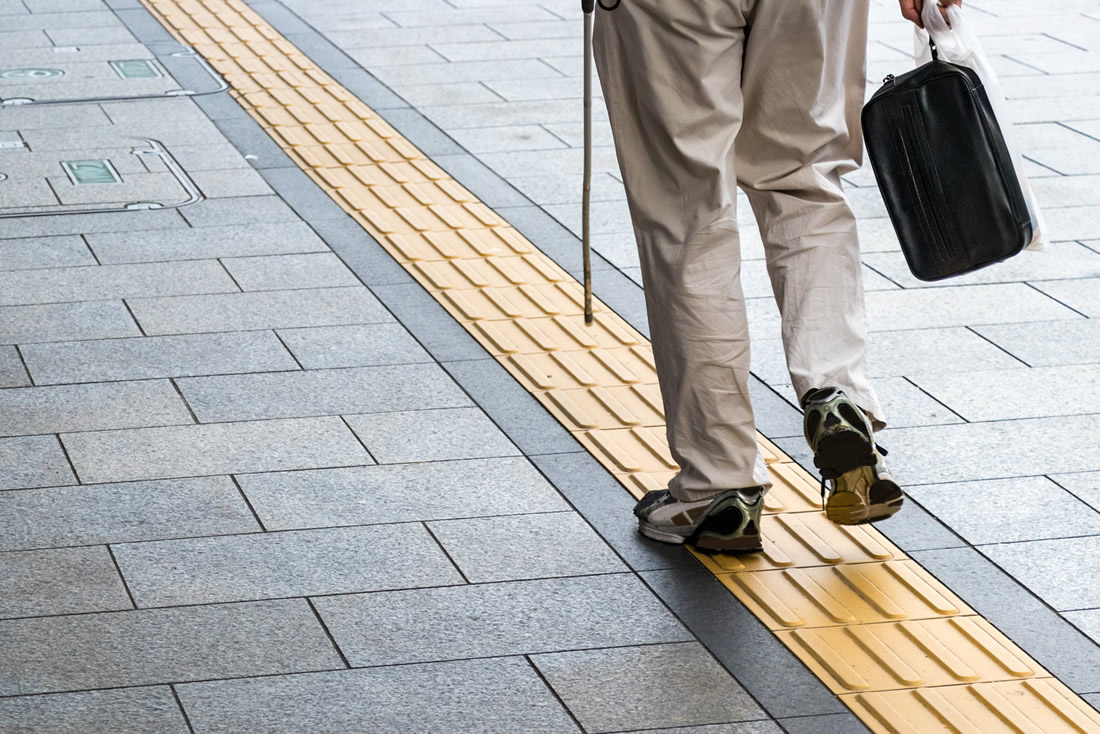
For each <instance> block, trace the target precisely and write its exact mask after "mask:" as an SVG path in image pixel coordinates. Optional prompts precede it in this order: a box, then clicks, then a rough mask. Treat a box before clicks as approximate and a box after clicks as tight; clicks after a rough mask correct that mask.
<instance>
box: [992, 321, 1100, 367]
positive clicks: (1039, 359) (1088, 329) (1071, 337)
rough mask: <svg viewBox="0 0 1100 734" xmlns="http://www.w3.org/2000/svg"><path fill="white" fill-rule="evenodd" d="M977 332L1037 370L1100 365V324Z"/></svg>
mask: <svg viewBox="0 0 1100 734" xmlns="http://www.w3.org/2000/svg"><path fill="white" fill-rule="evenodd" d="M974 330H975V331H976V332H978V333H979V334H981V335H982V336H984V337H985V338H987V339H989V340H990V341H992V342H993V343H995V344H996V345H998V346H999V347H1001V348H1002V349H1004V350H1005V351H1007V352H1010V353H1012V354H1013V355H1015V356H1016V357H1018V358H1019V359H1021V360H1023V361H1024V362H1026V363H1027V364H1029V365H1031V366H1033V367H1040V366H1050V365H1064V364H1088V363H1095V362H1100V321H1094V320H1088V319H1076V320H1073V321H1043V322H1037V323H1033V324H1001V325H997V326H978V327H975V329H974Z"/></svg>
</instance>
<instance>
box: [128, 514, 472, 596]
mask: <svg viewBox="0 0 1100 734" xmlns="http://www.w3.org/2000/svg"><path fill="white" fill-rule="evenodd" d="M113 549H114V553H115V558H116V559H117V560H118V564H119V568H120V569H121V570H122V574H123V576H124V577H125V578H126V583H127V584H128V585H129V587H130V591H131V593H132V594H133V595H134V601H135V602H136V603H137V605H138V606H139V607H153V606H172V605H178V604H202V603H207V604H209V603H215V602H225V601H247V600H252V599H273V598H280V597H289V596H313V595H317V594H341V593H348V592H354V591H377V590H381V589H412V588H418V587H423V586H444V585H448V584H461V583H463V580H462V577H461V576H460V575H459V573H458V572H457V571H456V570H455V567H454V565H453V564H452V563H451V562H450V561H449V560H447V557H446V556H445V555H444V554H443V551H441V550H440V549H439V545H438V544H437V543H436V542H435V541H434V540H432V537H431V535H429V534H428V532H427V531H426V530H425V529H424V526H423V525H421V524H419V523H418V524H400V525H380V526H372V527H358V528H330V529H327V530H298V531H291V532H285V533H261V534H254V535H234V536H223V537H217V538H196V539H186V540H164V541H157V542H151V543H124V544H122V545H116V546H113Z"/></svg>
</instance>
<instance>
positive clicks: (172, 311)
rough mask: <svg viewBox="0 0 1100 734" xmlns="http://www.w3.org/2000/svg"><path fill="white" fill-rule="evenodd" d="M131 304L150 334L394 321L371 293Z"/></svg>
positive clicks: (228, 296) (283, 294) (303, 293)
mask: <svg viewBox="0 0 1100 734" xmlns="http://www.w3.org/2000/svg"><path fill="white" fill-rule="evenodd" d="M129 303H130V307H131V308H132V309H133V311H134V315H135V316H136V317H137V320H138V321H139V322H140V323H141V325H142V327H143V328H144V329H145V332H146V333H147V334H189V333H190V334H195V333H200V332H207V331H243V330H246V329H270V328H279V327H284V328H285V327H293V326H336V325H340V324H363V323H381V322H385V321H392V320H393V317H392V316H390V314H389V313H388V312H387V311H386V310H385V309H384V308H383V307H382V306H381V304H379V303H378V301H377V300H376V299H375V298H374V296H372V295H371V294H370V293H369V292H368V291H367V289H366V288H319V289H316V290H313V289H310V290H291V291H265V292H259V293H230V294H225V295H214V296H176V297H167V298H134V299H132V300H131V301H130V302H129Z"/></svg>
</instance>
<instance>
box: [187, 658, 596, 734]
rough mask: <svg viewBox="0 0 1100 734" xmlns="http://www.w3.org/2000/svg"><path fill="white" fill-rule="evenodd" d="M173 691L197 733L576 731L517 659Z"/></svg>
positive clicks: (191, 686) (547, 733) (504, 733)
mask: <svg viewBox="0 0 1100 734" xmlns="http://www.w3.org/2000/svg"><path fill="white" fill-rule="evenodd" d="M177 690H178V691H179V695H180V700H181V701H182V702H183V705H184V707H185V708H186V709H187V713H188V717H189V718H190V720H191V723H192V725H193V726H195V728H196V731H201V732H209V733H210V734H231V733H233V732H241V731H248V732H255V734H290V732H299V731H310V732H316V734H344V732H348V731H363V732H366V731H377V732H383V731H387V732H389V731H393V732H397V731H440V732H442V731H446V732H454V733H455V734H512V733H513V732H527V731H530V732H535V731H537V732H545V734H558V733H559V732H562V733H564V732H577V731H579V730H578V729H577V726H576V724H574V723H573V721H572V719H571V718H570V717H569V715H568V714H567V713H566V712H565V709H563V708H562V707H561V704H560V703H558V701H557V700H556V699H555V698H554V696H553V694H552V693H550V691H549V690H547V688H546V686H545V684H544V683H543V682H542V680H541V679H540V678H539V677H538V675H537V674H536V673H535V671H534V670H532V669H531V666H530V665H528V664H527V662H526V661H525V660H523V659H522V658H497V659H493V660H464V661H459V662H450V663H432V664H428V665H402V666H398V667H392V668H374V669H369V670H348V671H341V672H338V673H314V674H309V675H294V676H276V677H271V678H257V679H253V680H240V681H224V682H218V683H193V684H186V685H181V686H179V687H178V689H177Z"/></svg>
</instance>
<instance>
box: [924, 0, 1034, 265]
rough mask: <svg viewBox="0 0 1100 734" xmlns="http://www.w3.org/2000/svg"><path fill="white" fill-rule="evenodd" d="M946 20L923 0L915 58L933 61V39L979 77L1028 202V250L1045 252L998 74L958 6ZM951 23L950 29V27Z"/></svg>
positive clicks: (954, 60)
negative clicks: (1029, 220)
mask: <svg viewBox="0 0 1100 734" xmlns="http://www.w3.org/2000/svg"><path fill="white" fill-rule="evenodd" d="M947 17H948V20H947V21H945V20H944V19H943V15H941V14H940V7H939V5H937V4H936V3H935V2H934V0H924V9H923V10H922V11H921V18H922V19H923V20H924V27H925V28H926V29H927V33H926V32H925V31H922V30H921V29H920V28H916V29H915V33H916V36H915V39H914V40H915V45H916V51H915V54H914V55H915V56H916V61H917V65H918V66H920V65H922V64H927V63H928V62H929V61H931V60H932V50H931V49H930V48H929V47H928V36H929V35H931V36H932V40H933V41H935V42H936V50H937V51H938V52H939V56H940V58H941V59H943V60H944V61H949V62H951V63H952V64H958V65H960V66H966V67H969V68H971V69H973V70H974V71H976V72H977V73H978V77H979V78H980V79H981V80H982V86H984V87H985V94H986V96H987V97H989V104H990V105H991V106H992V107H993V114H994V115H995V116H996V117H997V122H998V123H999V124H1000V126H1001V133H1002V134H1003V135H1004V139H1005V144H1006V145H1007V146H1008V151H1009V153H1011V154H1012V162H1013V163H1014V164H1015V166H1016V178H1018V179H1019V181H1020V188H1021V189H1022V190H1023V192H1024V199H1025V200H1026V201H1027V211H1028V214H1030V215H1031V231H1032V238H1031V243H1030V244H1029V245H1028V246H1027V249H1028V250H1045V249H1046V244H1047V242H1048V241H1049V240H1050V237H1049V235H1048V233H1047V229H1046V223H1045V222H1044V221H1043V214H1042V212H1040V211H1039V204H1038V202H1037V201H1036V200H1035V193H1034V192H1033V191H1032V190H1031V183H1030V182H1029V181H1028V180H1027V175H1026V174H1025V173H1024V169H1023V157H1022V156H1021V155H1020V146H1019V143H1018V141H1017V140H1016V133H1015V131H1014V130H1013V129H1012V119H1011V118H1010V117H1009V114H1008V109H1007V108H1008V105H1007V104H1006V103H1005V97H1004V93H1003V92H1002V91H1001V84H1000V82H999V81H998V80H997V73H996V72H995V71H993V65H992V64H990V63H989V57H987V56H986V55H985V52H984V51H983V50H982V46H981V43H979V42H978V36H977V35H976V34H975V33H974V29H973V27H971V25H970V23H969V22H968V21H967V19H966V16H965V15H964V14H963V11H962V8H961V7H960V6H958V5H948V6H947ZM948 21H950V23H951V25H948Z"/></svg>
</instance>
